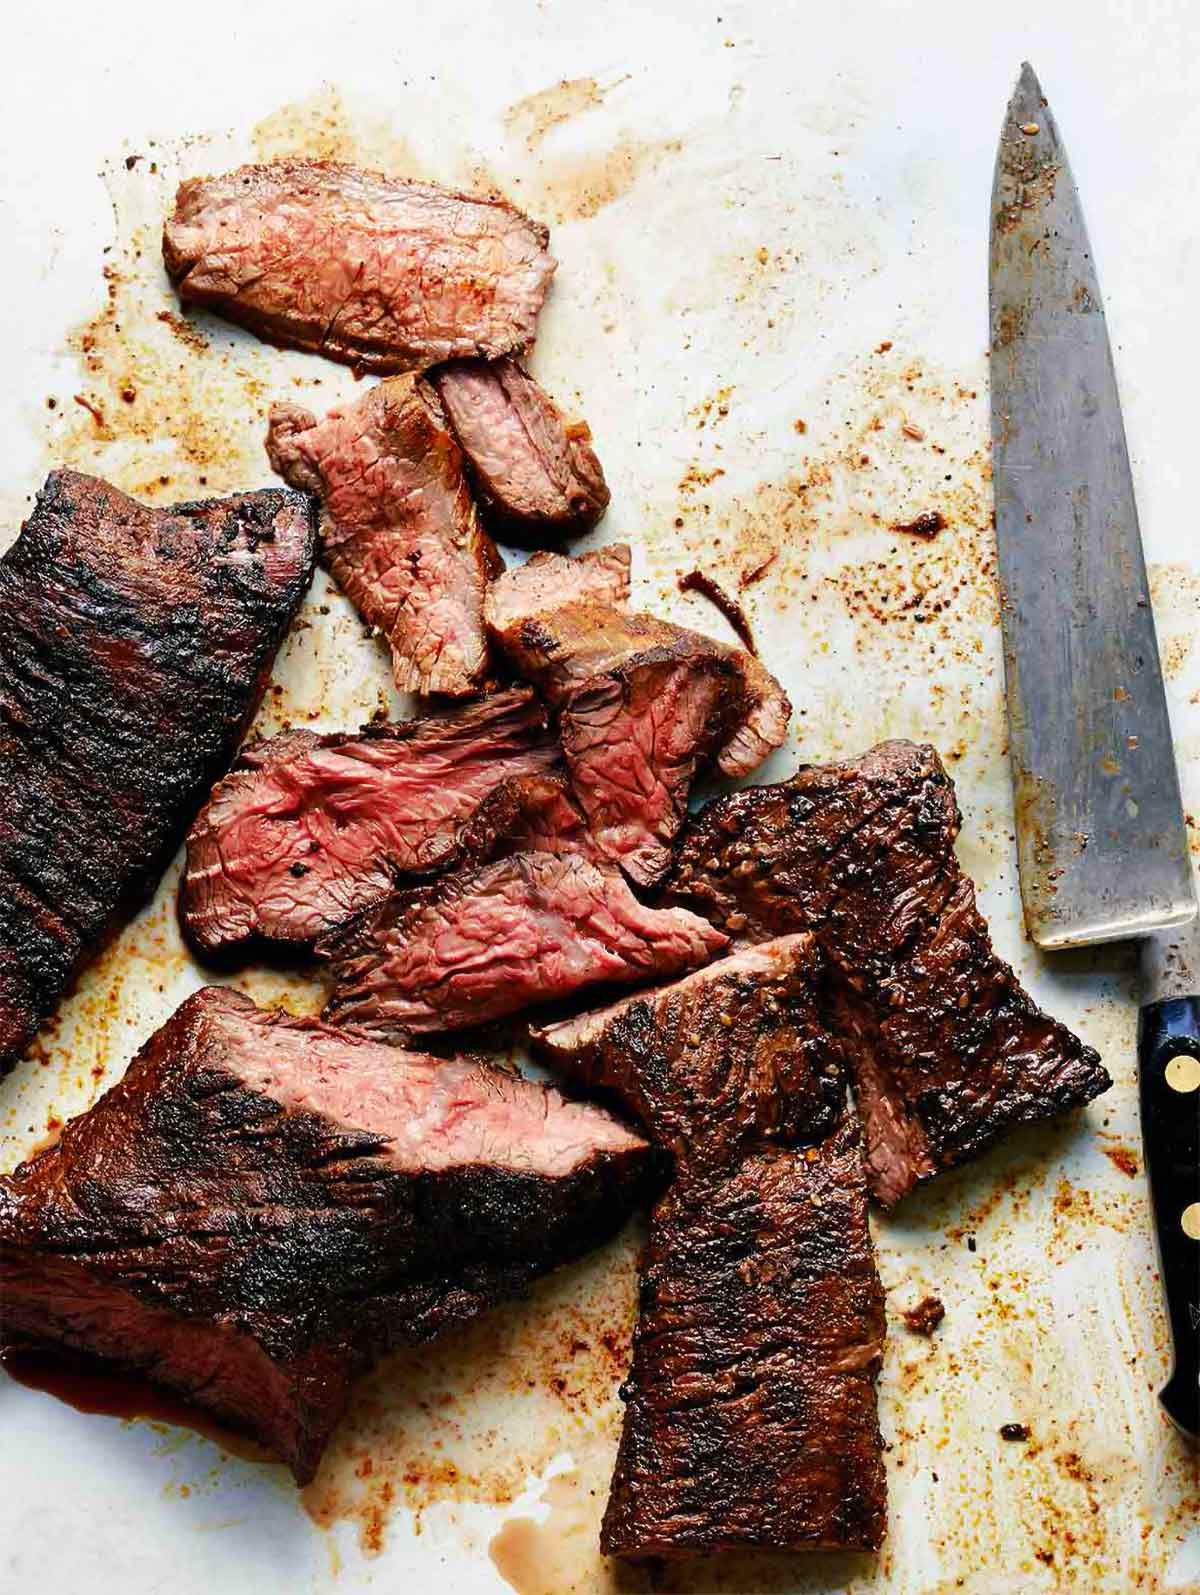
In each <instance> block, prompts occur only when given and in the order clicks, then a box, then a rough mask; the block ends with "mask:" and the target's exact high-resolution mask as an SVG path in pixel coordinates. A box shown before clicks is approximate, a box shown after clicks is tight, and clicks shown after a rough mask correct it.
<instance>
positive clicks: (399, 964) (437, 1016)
mask: <svg viewBox="0 0 1200 1595" xmlns="http://www.w3.org/2000/svg"><path fill="white" fill-rule="evenodd" d="M512 785H514V786H518V787H519V786H520V785H521V783H512ZM528 785H529V784H528V783H526V786H528ZM548 798H549V805H550V806H549V807H548V805H547V801H546V799H544V798H542V797H541V796H540V795H536V794H535V801H534V802H533V803H531V804H529V805H528V806H527V808H526V811H525V812H524V813H523V814H522V815H520V816H519V818H518V822H517V823H516V824H513V823H510V824H509V825H508V826H507V827H505V836H504V838H503V841H504V848H503V851H502V853H501V856H500V857H497V858H493V859H491V860H490V862H487V863H481V864H478V865H476V866H474V867H473V868H468V869H462V870H458V871H455V872H454V873H453V874H450V875H443V876H441V877H440V878H439V879H438V880H437V881H435V882H434V883H433V884H432V885H430V886H428V887H423V888H420V889H419V890H417V891H411V892H405V891H396V892H393V893H392V894H391V895H390V896H389V897H387V898H384V899H383V901H382V902H381V903H380V904H379V905H378V906H377V907H375V908H372V909H368V910H367V911H366V912H365V913H364V914H362V915H361V916H360V917H359V919H358V920H356V921H355V922H353V923H352V924H351V926H350V927H349V928H348V929H347V930H346V931H345V932H343V933H342V934H341V935H340V936H337V937H334V938H331V939H329V940H328V941H327V942H325V943H322V944H321V945H320V946H319V948H318V951H322V952H324V953H325V955H326V956H327V957H328V958H329V959H330V961H331V964H332V971H333V975H334V979H335V986H334V990H333V994H332V996H331V997H330V1000H329V1005H328V1007H327V1009H326V1013H327V1015H328V1016H329V1017H330V1019H331V1020H333V1021H334V1022H336V1023H338V1024H350V1025H356V1026H359V1027H360V1028H363V1029H366V1030H371V1031H375V1032H378V1033H381V1034H385V1035H391V1036H405V1035H419V1034H422V1033H429V1032H434V1031H441V1030H460V1029H464V1028H466V1027H468V1026H472V1025H478V1024H482V1023H484V1022H485V1021H487V1020H490V1019H499V1018H502V1017H504V1016H506V1015H508V1014H513V1013H517V1012H519V1011H520V1010H521V1009H522V1008H526V1007H529V1006H531V1005H533V1004H538V1003H547V1002H554V1001H557V1000H559V999H562V998H566V997H570V996H572V995H573V994H574V993H575V992H578V991H582V990H584V989H585V988H586V987H588V986H595V985H602V984H617V985H635V984H639V983H645V982H648V981H652V980H656V979H663V978H668V977H670V976H672V975H677V974H679V973H681V972H682V971H683V970H685V969H690V968H692V967H693V966H694V965H696V964H700V963H704V962H705V961H706V960H707V959H709V958H711V957H713V956H714V954H716V953H718V952H720V951H722V950H723V949H724V948H725V947H726V946H727V945H728V938H727V937H726V936H724V935H723V934H722V933H721V932H720V931H716V930H714V929H713V927H712V926H711V925H709V924H708V923H707V921H706V920H703V919H701V918H700V917H699V916H698V915H696V914H691V913H688V912H687V911H686V910H679V909H668V910H665V911H664V910H660V909H654V908H647V907H645V905H644V904H642V903H640V902H638V900H637V898H636V897H635V896H634V895H633V893H632V892H631V891H630V889H629V887H628V886H627V885H626V883H625V881H624V880H623V879H622V878H621V876H620V875H619V874H618V873H617V872H616V871H615V870H613V869H611V868H610V867H608V866H606V865H605V864H604V863H603V862H602V861H597V860H596V859H594V858H592V857H590V856H589V853H588V851H587V850H586V846H585V843H586V838H585V837H584V836H583V835H581V834H579V833H580V832H582V822H581V821H579V820H578V819H577V818H576V821H575V828H574V829H573V828H572V813H573V811H571V810H570V809H569V808H568V809H567V810H566V812H565V814H564V812H563V799H562V795H561V793H555V792H554V791H553V790H552V788H551V789H548ZM488 840H489V841H491V842H492V843H493V845H494V841H495V839H494V838H489V839H488ZM567 849H569V850H567Z"/></svg>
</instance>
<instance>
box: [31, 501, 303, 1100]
mask: <svg viewBox="0 0 1200 1595" xmlns="http://www.w3.org/2000/svg"><path fill="white" fill-rule="evenodd" d="M313 541H314V533H313V509H312V505H311V504H310V502H309V501H308V500H307V499H304V498H301V497H300V496H299V495H297V494H294V493H286V492H281V491H269V492H264V493H246V494H241V495H239V496H237V497H234V498H228V499H215V500H213V501H211V502H209V503H206V504H180V505H176V506H174V507H173V508H171V509H163V510H159V509H147V508H145V507H143V506H142V505H140V504H136V503H134V501H133V500H132V499H129V498H126V497H125V495H124V494H123V493H119V492H118V491H117V490H116V488H114V487H110V486H109V485H108V484H107V483H105V482H100V481H97V480H96V479H95V478H93V477H88V476H80V475H77V474H76V473H75V472H73V471H55V472H54V473H53V474H52V475H51V476H50V477H49V478H48V480H47V482H46V485H45V487H44V488H43V490H42V492H41V493H40V494H39V495H38V502H37V507H36V508H35V510H34V512H33V514H32V515H31V516H30V517H29V519H28V521H26V523H25V525H24V527H23V528H22V530H21V534H20V536H19V537H18V539H17V541H16V542H15V543H14V544H13V546H12V547H11V548H10V549H9V550H8V552H7V553H6V554H5V555H4V557H3V559H0V792H2V793H3V803H2V804H0V1073H3V1072H4V1071H5V1070H7V1069H8V1068H9V1067H11V1065H12V1064H13V1063H14V1062H15V1061H16V1059H17V1058H18V1057H20V1055H21V1053H22V1052H23V1051H24V1049H25V1048H26V1046H27V1045H28V1043H29V1042H30V1040H31V1039H32V1037H33V1035H34V1033H35V1032H36V1030H37V1029H38V1027H39V1025H40V1024H41V1023H42V1021H43V1020H44V1019H45V1018H46V1017H47V1016H48V1015H49V1014H50V1012H51V1011H52V1010H53V1008H54V1007H55V1005H56V1003H57V1002H58V1000H59V998H60V997H61V995H62V994H63V992H64V991H65V990H66V988H67V987H68V985H69V984H70V982H71V980H72V978H73V976H74V974H75V972H76V970H77V969H78V968H79V967H80V965H81V964H82V963H83V962H84V961H85V960H86V959H87V957H88V956H89V955H90V954H91V953H92V952H93V951H94V950H95V948H96V946H97V944H98V942H99V941H100V939H101V938H102V937H103V936H104V934H105V933H106V932H107V931H108V930H109V929H110V928H111V927H112V926H114V925H115V924H117V923H119V922H120V921H121V920H122V919H123V918H125V917H127V916H128V915H129V914H130V913H132V912H133V911H134V910H135V909H136V908H137V907H139V906H140V905H141V903H142V902H143V901H144V900H145V898H146V896H147V895H148V894H149V892H150V891H151V890H152V889H153V887H154V886H155V884H156V883H157V881H158V877H159V875H160V874H161V873H162V870H163V868H164V867H165V865H166V863H167V860H168V859H169V858H170V856H171V854H172V853H173V852H174V850H175V848H176V847H177V846H178V844H179V841H180V839H181V837H182V835H183V833H184V831H185V830H186V828H187V826H188V824H189V822H190V821H191V819H192V817H193V815H194V814H195V811H196V808H197V806H198V805H199V803H200V802H201V800H202V799H203V797H204V795H205V793H206V792H207V791H208V789H209V787H210V786H211V784H212V782H213V781H214V780H215V779H216V777H217V776H218V775H220V774H221V773H222V771H223V770H224V769H225V768H226V766H227V764H228V762H229V759H230V758H231V757H232V755H233V751H234V749H235V748H236V747H237V744H238V742H239V740H240V738H241V736H242V735H243V733H244V731H245V728H246V725H247V723H248V722H249V720H250V718H251V716H252V715H253V713H254V711H255V709H256V707H257V705H258V702H259V699H260V697H261V696H262V692H263V689H264V687H265V685H266V681H267V677H268V676H269V674H270V670H271V664H272V661H273V660H274V657H275V650H276V648H277V647H278V646H279V643H280V641H281V640H282V638H283V635H284V633H285V631H286V630H287V627H288V624H289V622H290V621H291V618H292V616H293V614H294V613H295V611H296V608H297V606H298V605H299V603H300V600H301V598H302V597H303V595H304V591H305V588H306V587H307V586H308V582H309V578H310V576H311V573H312V562H313Z"/></svg>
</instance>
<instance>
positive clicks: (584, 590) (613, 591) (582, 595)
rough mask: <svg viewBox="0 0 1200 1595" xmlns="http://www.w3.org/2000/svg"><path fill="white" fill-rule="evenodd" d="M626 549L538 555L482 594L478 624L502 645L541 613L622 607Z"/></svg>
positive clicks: (626, 588)
mask: <svg viewBox="0 0 1200 1595" xmlns="http://www.w3.org/2000/svg"><path fill="white" fill-rule="evenodd" d="M629 563H630V557H629V544H628V543H607V544H606V545H605V546H604V547H603V548H597V549H595V550H593V551H592V552H591V553H589V554H574V555H571V554H555V553H551V552H550V551H549V550H547V549H543V550H542V551H541V552H539V553H537V554H531V555H530V557H529V558H528V559H527V560H526V561H525V563H524V564H523V565H514V566H513V567H512V569H511V570H506V571H504V572H503V574H502V575H500V576H497V578H496V580H495V581H494V582H493V583H492V584H491V586H490V587H489V588H488V591H487V597H486V598H485V599H484V604H483V618H484V623H485V625H486V626H487V630H488V634H489V635H493V636H498V637H499V638H500V640H501V642H502V643H503V641H504V640H505V637H506V635H508V634H511V635H512V636H513V637H515V630H514V628H515V627H517V626H519V625H520V623H521V622H522V621H523V620H526V619H528V618H529V617H530V616H532V615H537V614H540V613H541V612H542V611H543V610H546V609H560V608H562V607H563V606H564V605H565V604H573V603H577V602H579V601H580V600H583V599H594V600H595V601H597V602H598V603H602V604H612V605H617V606H623V605H624V604H625V602H626V601H627V599H628V598H629Z"/></svg>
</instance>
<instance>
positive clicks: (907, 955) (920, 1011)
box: [668, 742, 1111, 1206]
mask: <svg viewBox="0 0 1200 1595" xmlns="http://www.w3.org/2000/svg"><path fill="white" fill-rule="evenodd" d="M960 823H961V818H960V815H959V811H958V805H957V802H956V800H955V796H954V787H953V784H952V783H951V781H950V778H949V776H948V775H947V774H946V771H945V769H944V768H943V766H942V763H941V760H940V759H939V758H938V756H937V754H936V752H935V751H934V750H933V748H931V747H923V746H917V745H916V744H914V743H911V742H883V743H880V744H879V745H878V747H875V748H872V749H871V750H870V751H869V752H867V753H865V754H863V755H862V756H861V757H860V758H857V759H848V760H845V761H843V762H841V763H836V764H826V765H809V766H805V767H803V768H801V769H800V770H799V771H798V772H797V774H796V775H795V777H794V778H793V779H792V780H791V781H785V782H783V783H782V784H781V785H779V786H764V787H748V788H746V789H745V790H744V791H741V792H735V793H732V794H731V795H730V796H728V797H722V798H717V799H715V800H714V801H713V802H711V803H709V804H708V805H707V806H706V807H705V808H704V809H703V810H702V811H701V813H700V814H699V815H698V816H697V817H696V819H695V820H694V821H693V822H692V823H691V824H689V826H688V828H687V831H686V833H685V835H684V837H683V839H682V842H681V845H680V848H679V852H678V857H677V860H676V863H675V867H674V870H673V872H672V875H671V878H670V880H669V882H668V888H669V891H670V894H671V899H672V900H673V901H676V902H680V903H686V904H688V905H689V906H691V907H694V908H697V909H699V910H700V911H701V912H702V913H705V914H707V915H708V916H709V917H710V918H712V919H713V920H714V922H715V923H717V924H719V925H721V926H723V927H724V928H725V929H727V930H728V931H729V932H730V934H731V935H734V936H736V937H739V938H745V939H750V940H761V939H763V938H767V937H772V936H777V935H779V934H781V933H784V932H788V931H802V930H811V931H812V932H813V933H814V934H815V935H816V937H817V939H818V941H819V942H820V944H821V946H822V948H823V950H824V952H825V955H826V957H827V959H828V961H829V966H830V970H831V981H830V987H831V989H830V996H829V1007H830V1015H829V1016H830V1020H831V1023H832V1026H833V1028H834V1029H835V1030H837V1031H838V1033H839V1034H841V1035H843V1036H844V1037H845V1038H846V1039H847V1040H848V1042H849V1043H850V1064H851V1071H852V1074H853V1080H854V1089H855V1094H856V1096H857V1099H858V1105H859V1110H860V1112H861V1113H862V1116H863V1121H864V1125H865V1129H866V1137H867V1161H868V1166H869V1169H870V1175H871V1185H872V1190H873V1192H874V1194H875V1196H876V1197H877V1198H878V1199H879V1200H880V1201H881V1202H883V1203H884V1204H885V1205H886V1206H891V1205H892V1204H893V1203H895V1202H897V1201H899V1199H900V1198H901V1197H902V1196H903V1195H904V1194H905V1193H906V1192H907V1191H909V1190H910V1189H911V1188H912V1186H913V1185H914V1184H916V1183H917V1181H919V1180H923V1179H928V1178H929V1177H930V1176H932V1175H934V1174H936V1173H938V1172H939V1171H940V1170H942V1169H948V1168H953V1167H954V1166H955V1165H957V1164H959V1163H962V1162H963V1161H965V1160H966V1159H967V1158H970V1157H974V1156H975V1155H976V1154H978V1153H979V1152H982V1151H983V1150H984V1149H985V1148H986V1147H988V1146H990V1145H991V1144H992V1143H993V1142H995V1141H996V1140H998V1139H999V1138H1000V1137H1002V1136H1003V1135H1005V1134H1006V1133H1007V1132H1008V1131H1010V1130H1011V1129H1013V1128H1014V1127H1015V1126H1016V1125H1020V1124H1025V1123H1030V1122H1032V1121H1035V1120H1038V1119H1044V1118H1048V1117H1050V1116H1051V1115H1053V1114H1057V1113H1062V1112H1064V1111H1066V1110H1067V1109H1069V1108H1073V1107H1076V1106H1079V1105H1081V1104H1082V1103H1085V1102H1089V1101H1091V1099H1092V1098H1093V1097H1095V1096H1097V1095H1099V1093H1100V1092H1102V1091H1105V1090H1107V1088H1108V1086H1109V1085H1110V1084H1111V1081H1110V1080H1109V1077H1108V1074H1107V1073H1106V1072H1105V1070H1104V1069H1103V1067H1102V1066H1101V1064H1100V1060H1099V1057H1098V1056H1097V1054H1096V1053H1095V1052H1094V1051H1093V1050H1092V1048H1091V1047H1088V1046H1085V1045H1084V1043H1083V1042H1082V1041H1081V1040H1080V1039H1079V1037H1078V1036H1076V1035H1073V1034H1072V1033H1071V1031H1069V1030H1068V1029H1067V1028H1066V1027H1065V1026H1064V1025H1061V1024H1059V1023H1058V1022H1057V1021H1056V1020H1054V1019H1051V1018H1050V1017H1049V1016H1048V1015H1047V1014H1045V1013H1043V1012H1042V1011H1041V1010H1040V1009H1039V1008H1038V1007H1037V1006H1036V1005H1035V1004H1034V1002H1033V1001H1032V1000H1031V998H1030V997H1029V995H1028V994H1027V993H1026V992H1025V991H1024V990H1023V988H1022V987H1021V985H1020V983H1019V981H1018V980H1017V977H1016V975H1015V974H1014V973H1013V971H1012V969H1010V968H1009V966H1008V965H1007V964H1006V963H1004V962H1003V961H1002V960H1001V959H1000V958H999V957H997V955H996V952H995V949H994V948H993V946H992V941H991V937H990V935H989V933H988V928H987V925H986V924H985V923H984V920H983V917H982V915H981V914H980V913H979V910H978V908H977V907H976V903H975V889H974V887H973V885H972V883H971V881H970V880H969V879H968V877H967V876H966V875H965V874H964V873H963V871H962V870H961V869H960V867H959V865H958V861H957V859H956V858H955V854H954V841H955V838H956V836H957V835H958V830H959V826H960Z"/></svg>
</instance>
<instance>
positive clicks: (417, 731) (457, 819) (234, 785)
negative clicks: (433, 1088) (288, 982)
mask: <svg viewBox="0 0 1200 1595" xmlns="http://www.w3.org/2000/svg"><path fill="white" fill-rule="evenodd" d="M559 762H560V756H559V750H558V744H557V742H556V741H555V739H554V738H553V736H552V735H551V734H550V731H549V728H548V726H547V724H546V713H545V710H544V709H543V708H542V706H541V705H540V703H539V702H538V700H537V699H536V698H535V697H534V695H533V693H532V692H530V691H528V690H527V689H526V690H514V691H510V692H499V693H496V694H494V695H493V696H492V697H490V698H482V699H480V700H479V702H477V703H471V704H467V705H465V706H464V707H462V708H459V709H455V710H453V711H451V712H449V713H446V714H438V715H427V716H425V717H424V718H423V719H419V720H405V721H401V722H399V723H398V724H395V725H373V726H368V727H366V728H364V729H363V730H362V731H359V732H357V733H352V734H350V735H348V736H347V735H342V736H318V735H317V734H316V733H315V732H312V731H285V732H283V733H282V734H281V735H280V736H276V737H271V738H270V739H269V740H268V741H265V742H256V743H253V744H252V745H251V746H249V747H247V748H244V749H243V750H242V755H241V757H240V759H239V760H238V762H237V764H236V765H235V766H234V768H233V769H232V771H231V772H230V773H229V775H228V776H226V778H225V779H224V780H223V781H222V782H220V784H219V785H218V786H217V787H216V788H215V790H214V791H213V795H212V797H211V798H210V799H209V802H208V804H207V805H206V806H205V808H204V809H203V810H202V811H201V813H200V815H199V817H198V818H197V820H196V822H195V824H194V825H193V826H192V829H191V831H190V832H189V833H188V842H187V868H186V870H185V873H184V877H183V881H182V883H181V885H180V894H179V914H180V919H181V922H182V924H183V928H184V931H185V933H186V935H187V938H188V940H189V942H190V943H191V944H192V946H193V947H195V948H196V949H197V951H198V952H200V953H201V954H203V955H207V956H212V955H214V954H221V955H224V954H228V953H231V952H235V951H237V952H242V953H245V952H250V951H253V950H254V948H255V947H256V946H258V945H260V944H261V943H264V942H266V943H270V944H273V945H275V946H276V947H287V948H289V949H293V950H297V951H304V950H307V949H308V948H311V946H312V945H313V943H314V942H315V941H316V940H317V939H318V938H319V937H321V936H323V935H325V934H327V933H328V932H329V931H331V930H333V929H334V928H336V927H337V926H339V925H341V924H344V923H345V922H346V921H347V920H348V919H350V918H351V917H352V916H353V915H354V914H356V913H357V912H358V911H359V910H361V909H363V908H365V907H366V906H367V904H369V903H370V902H372V901H373V900H374V899H375V898H377V897H380V896H382V895H383V894H384V893H385V892H387V891H388V890H389V889H390V888H391V887H392V886H393V885H395V884H396V881H397V879H398V878H400V877H403V876H425V875H430V874H433V873H435V872H437V871H438V870H442V869H446V868H448V867H449V866H450V865H451V864H453V863H455V862H457V861H458V860H459V858H460V857H461V856H462V854H463V852H464V849H465V847H466V845H467V843H466V840H465V838H464V830H465V828H467V827H468V826H469V824H470V822H471V820H472V819H473V818H474V817H475V816H476V815H477V814H478V812H479V809H480V806H481V805H483V804H485V803H486V802H487V800H488V798H489V796H490V795H491V794H493V793H494V792H495V791H496V789H497V788H498V787H499V786H500V785H501V784H502V783H503V782H505V781H507V780H510V779H512V778H513V777H516V776H526V775H543V774H550V773H552V772H553V771H554V770H555V769H556V767H557V766H558V764H559Z"/></svg>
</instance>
